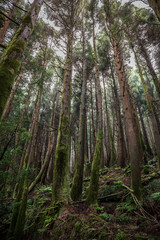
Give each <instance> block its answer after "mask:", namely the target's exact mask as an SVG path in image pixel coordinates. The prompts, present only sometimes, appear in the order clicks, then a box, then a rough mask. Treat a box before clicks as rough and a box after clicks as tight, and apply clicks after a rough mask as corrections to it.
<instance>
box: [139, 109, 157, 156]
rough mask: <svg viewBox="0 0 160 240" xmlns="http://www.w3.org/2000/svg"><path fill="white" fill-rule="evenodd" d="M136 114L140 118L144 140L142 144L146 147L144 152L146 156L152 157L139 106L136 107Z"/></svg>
mask: <svg viewBox="0 0 160 240" xmlns="http://www.w3.org/2000/svg"><path fill="white" fill-rule="evenodd" d="M137 107H138V112H139V117H140V121H141V126H142V132H143V138H144V143H145V145H146V151H147V152H148V154H149V155H150V156H152V155H153V153H152V149H151V147H150V145H149V140H148V136H147V131H146V128H145V124H144V120H143V115H142V112H141V108H140V106H139V105H138V106H137Z"/></svg>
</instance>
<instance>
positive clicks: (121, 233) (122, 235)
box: [114, 229, 126, 240]
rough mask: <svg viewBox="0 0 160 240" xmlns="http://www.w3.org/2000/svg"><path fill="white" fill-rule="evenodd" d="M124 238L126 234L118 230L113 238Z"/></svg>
mask: <svg viewBox="0 0 160 240" xmlns="http://www.w3.org/2000/svg"><path fill="white" fill-rule="evenodd" d="M125 237H126V234H125V233H124V232H123V231H122V230H120V229H118V233H117V234H116V237H115V238H114V240H122V239H125Z"/></svg>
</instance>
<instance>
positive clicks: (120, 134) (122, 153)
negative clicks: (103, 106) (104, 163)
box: [110, 65, 126, 168]
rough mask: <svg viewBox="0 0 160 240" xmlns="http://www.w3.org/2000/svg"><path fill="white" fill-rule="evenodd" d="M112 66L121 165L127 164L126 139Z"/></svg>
mask: <svg viewBox="0 0 160 240" xmlns="http://www.w3.org/2000/svg"><path fill="white" fill-rule="evenodd" d="M110 67H111V74H112V79H113V85H114V95H115V101H116V114H117V124H118V136H117V156H118V158H117V165H118V166H120V167H122V168H123V167H124V166H125V160H126V159H125V158H126V150H125V148H126V145H125V139H124V132H123V125H122V119H121V109H120V100H119V96H118V90H117V86H116V81H115V77H114V74H113V69H112V66H111V65H110Z"/></svg>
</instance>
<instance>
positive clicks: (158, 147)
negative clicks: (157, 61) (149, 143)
mask: <svg viewBox="0 0 160 240" xmlns="http://www.w3.org/2000/svg"><path fill="white" fill-rule="evenodd" d="M132 50H133V52H134V56H135V59H136V63H137V67H138V71H139V76H140V79H141V82H142V85H143V89H144V92H145V96H146V101H147V107H148V110H149V116H150V119H151V122H152V128H153V132H154V139H155V141H154V143H155V148H156V153H157V156H158V164H159V168H160V145H159V143H160V134H159V129H158V125H157V121H156V118H155V114H154V111H153V108H152V102H151V98H150V95H149V93H148V89H147V86H146V83H145V81H144V78H143V74H142V70H141V66H140V64H139V61H138V57H137V54H136V52H135V50H134V48H133V47H132Z"/></svg>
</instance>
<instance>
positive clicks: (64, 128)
mask: <svg viewBox="0 0 160 240" xmlns="http://www.w3.org/2000/svg"><path fill="white" fill-rule="evenodd" d="M72 48H73V28H72V27H71V29H70V32H69V33H68V43H67V58H66V64H65V75H64V83H63V94H62V103H61V113H60V122H59V128H58V137H57V146H56V153H55V161H54V170H53V186H52V204H53V205H54V204H56V203H57V202H59V201H62V202H66V203H68V202H69V201H70V194H69V179H68V177H69V176H68V175H69V150H70V146H69V135H70V128H69V126H70V99H71V80H72Z"/></svg>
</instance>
